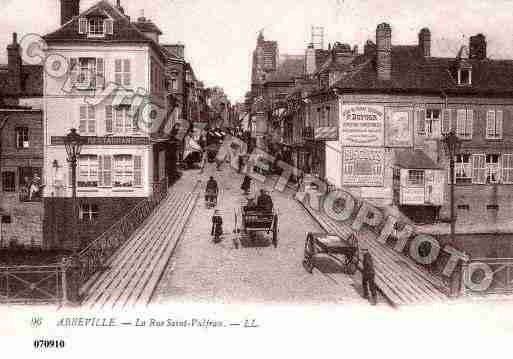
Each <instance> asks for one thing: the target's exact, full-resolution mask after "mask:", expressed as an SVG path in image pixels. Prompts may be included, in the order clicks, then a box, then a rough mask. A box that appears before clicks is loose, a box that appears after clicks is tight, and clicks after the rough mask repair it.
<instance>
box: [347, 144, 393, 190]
mask: <svg viewBox="0 0 513 359" xmlns="http://www.w3.org/2000/svg"><path fill="white" fill-rule="evenodd" d="M384 157H385V150H384V149H383V148H359V147H352V148H351V147H346V148H344V152H343V162H342V185H344V186H365V187H381V186H383V171H384Z"/></svg>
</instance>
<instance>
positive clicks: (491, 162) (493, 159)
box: [486, 154, 499, 183]
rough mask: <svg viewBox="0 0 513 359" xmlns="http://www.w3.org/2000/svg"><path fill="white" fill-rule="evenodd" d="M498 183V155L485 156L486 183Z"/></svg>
mask: <svg viewBox="0 0 513 359" xmlns="http://www.w3.org/2000/svg"><path fill="white" fill-rule="evenodd" d="M498 182H499V155H497V154H490V155H486V183H498Z"/></svg>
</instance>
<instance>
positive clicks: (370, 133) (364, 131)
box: [340, 105, 384, 147]
mask: <svg viewBox="0 0 513 359" xmlns="http://www.w3.org/2000/svg"><path fill="white" fill-rule="evenodd" d="M383 113H384V107H383V106H372V105H342V109H341V118H340V130H341V141H342V146H348V147H357V146H361V147H383V144H384V139H383V136H384V135H383V133H384V127H383V126H384V114H383Z"/></svg>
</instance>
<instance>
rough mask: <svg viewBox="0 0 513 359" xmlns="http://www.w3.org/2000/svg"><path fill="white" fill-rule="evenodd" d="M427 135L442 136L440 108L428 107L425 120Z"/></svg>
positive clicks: (432, 136)
mask: <svg viewBox="0 0 513 359" xmlns="http://www.w3.org/2000/svg"><path fill="white" fill-rule="evenodd" d="M425 123H426V125H425V130H426V136H428V137H431V138H439V137H440V110H439V109H427V110H426V121H425Z"/></svg>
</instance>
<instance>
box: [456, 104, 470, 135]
mask: <svg viewBox="0 0 513 359" xmlns="http://www.w3.org/2000/svg"><path fill="white" fill-rule="evenodd" d="M466 118H467V111H466V110H464V109H463V110H462V109H460V110H457V113H456V134H457V135H458V136H459V137H462V136H463V134H464V133H465V122H466Z"/></svg>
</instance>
